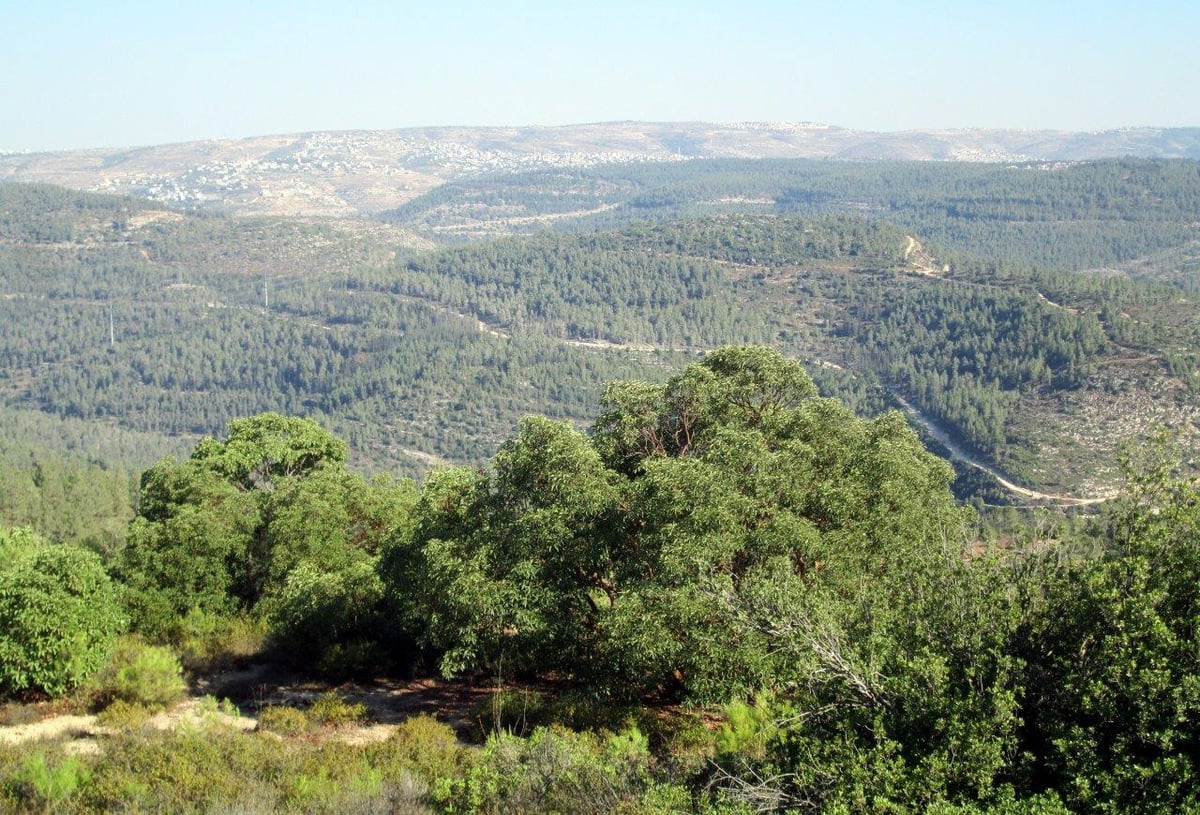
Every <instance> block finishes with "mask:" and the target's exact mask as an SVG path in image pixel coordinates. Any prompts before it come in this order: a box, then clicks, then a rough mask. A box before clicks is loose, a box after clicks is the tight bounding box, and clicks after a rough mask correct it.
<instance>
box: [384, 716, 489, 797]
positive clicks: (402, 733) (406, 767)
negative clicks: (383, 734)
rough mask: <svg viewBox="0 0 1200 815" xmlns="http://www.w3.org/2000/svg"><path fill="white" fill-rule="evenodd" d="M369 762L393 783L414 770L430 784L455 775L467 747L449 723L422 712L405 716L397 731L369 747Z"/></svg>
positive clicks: (462, 761) (463, 759)
mask: <svg viewBox="0 0 1200 815" xmlns="http://www.w3.org/2000/svg"><path fill="white" fill-rule="evenodd" d="M369 755H370V757H371V760H372V763H373V764H375V766H378V767H380V769H382V770H383V772H384V778H385V779H387V780H389V781H392V782H393V783H400V782H403V780H404V777H405V775H406V774H409V773H416V774H417V775H419V776H420V777H421V778H422V779H423V780H424V781H425V782H427V783H428V784H429V785H433V784H435V783H437V782H438V781H439V780H442V779H450V778H453V777H455V776H456V775H457V774H458V773H459V771H460V770H461V769H462V766H463V763H464V761H465V755H466V748H465V747H463V745H461V744H459V742H458V737H457V736H456V735H455V734H454V731H453V730H452V729H451V728H450V727H449V725H445V724H442V723H441V722H439V721H438V720H437V719H435V718H433V717H432V716H429V715H426V714H421V715H420V716H413V717H411V718H408V719H405V720H404V721H403V722H401V723H400V725H399V726H398V727H397V728H396V732H395V733H393V734H392V736H391V737H390V738H389V739H388V740H387V741H385V742H383V743H382V744H378V745H373V746H372V747H371V749H370V751H369Z"/></svg>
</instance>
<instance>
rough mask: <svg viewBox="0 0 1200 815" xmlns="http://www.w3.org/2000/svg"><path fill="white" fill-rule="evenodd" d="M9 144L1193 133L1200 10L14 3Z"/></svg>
mask: <svg viewBox="0 0 1200 815" xmlns="http://www.w3.org/2000/svg"><path fill="white" fill-rule="evenodd" d="M0 27H2V30H3V32H4V36H3V46H2V47H0V149H9V150H21V149H32V150H46V149H61V148H71V147H101V146H105V147H109V146H123V145H139V144H157V143H163V142H173V141H186V140H191V139H201V138H211V137H218V136H229V137H241V136H252V135H265V134H270V133H288V132H296V131H301V130H332V129H353V128H392V127H409V126H419V125H447V124H469V125H487V124H568V123H575V122H596V121H611V120H617V119H641V120H655V121H672V120H712V121H735V120H766V121H817V122H825V123H828V124H836V125H842V126H846V127H854V128H861V129H872V130H904V129H910V128H919V127H1020V128H1042V127H1046V128H1065V129H1071V130H1095V129H1104V128H1111V127H1121V126H1135V125H1155V126H1183V125H1186V126H1200V2H1197V0H1175V2H1161V0H1143V1H1142V2H1140V3H1137V4H1135V3H1134V2H1132V0H1129V1H1128V2H1120V3H1115V2H1107V1H1106V0H1091V2H1054V0H1040V1H1039V2H1027V1H1026V0H1010V1H1009V2H992V1H991V0H959V1H958V2H921V1H920V0H916V1H915V2H907V3H899V2H897V3H886V2H866V1H865V0H830V1H829V2H827V1H826V0H815V1H814V2H806V1H805V0H792V2H774V0H771V1H768V0H760V1H759V2H755V0H743V1H742V2H738V3H734V2H708V1H706V0H693V2H690V3H683V2H656V1H655V0H643V2H626V0H613V2H608V3H604V4H599V3H588V2H582V3H571V2H569V0H564V1H563V2H540V1H539V2H504V0H491V2H474V0H459V1H458V2H448V1H447V0H430V2H424V3H419V4H418V3H408V2H392V3H358V2H352V0H344V2H342V3H333V2H286V3H285V2H273V1H272V2H254V0H243V1H242V2H226V1H225V0H208V2H204V3H193V2H189V1H188V0H181V1H180V2H173V0H157V2H153V3H151V2H142V3H134V2H120V0H112V1H110V2H103V3H102V2H59V1H57V0H0Z"/></svg>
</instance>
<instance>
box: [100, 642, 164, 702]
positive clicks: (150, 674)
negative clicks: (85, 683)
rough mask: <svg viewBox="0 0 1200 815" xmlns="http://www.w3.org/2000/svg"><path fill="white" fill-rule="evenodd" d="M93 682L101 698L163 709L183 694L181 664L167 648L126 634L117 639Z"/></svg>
mask: <svg viewBox="0 0 1200 815" xmlns="http://www.w3.org/2000/svg"><path fill="white" fill-rule="evenodd" d="M96 684H97V689H96V690H97V694H98V696H99V698H100V699H101V700H109V699H111V700H118V701H122V702H126V703H129V704H133V705H141V706H142V707H145V708H149V709H154V710H162V709H163V708H165V707H167V706H168V705H170V704H172V703H173V702H176V701H178V700H179V699H180V698H181V697H182V696H183V691H184V683H183V668H182V667H181V666H180V664H179V660H178V659H176V658H175V655H174V654H173V653H171V651H170V650H168V649H167V648H163V647H161V646H156V645H147V644H146V643H144V642H142V641H141V640H138V639H136V638H133V637H128V638H125V639H122V640H120V641H118V643H117V646H116V647H115V648H114V649H113V653H112V657H111V658H110V659H109V661H108V664H107V665H106V666H105V667H104V669H103V670H102V671H101V672H100V674H99V676H98V677H97V681H96Z"/></svg>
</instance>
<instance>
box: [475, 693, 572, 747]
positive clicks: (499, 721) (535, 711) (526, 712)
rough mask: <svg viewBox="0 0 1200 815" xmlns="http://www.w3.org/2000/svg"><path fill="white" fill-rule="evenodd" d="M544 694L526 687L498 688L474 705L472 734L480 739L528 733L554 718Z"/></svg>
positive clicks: (476, 738)
mask: <svg viewBox="0 0 1200 815" xmlns="http://www.w3.org/2000/svg"><path fill="white" fill-rule="evenodd" d="M553 714H554V711H553V710H552V706H551V705H550V702H549V701H548V699H547V697H546V695H545V694H543V693H541V692H539V691H535V690H529V689H528V688H501V689H500V690H497V691H496V692H495V693H493V694H491V695H490V696H488V698H487V699H485V700H483V701H482V702H480V703H479V704H478V705H476V706H475V709H474V710H473V711H472V713H471V723H472V725H473V727H472V736H473V737H474V738H475V740H476V741H479V742H482V741H484V740H485V739H486V738H487V737H488V736H490V735H493V734H497V733H510V734H512V735H516V736H528V735H529V734H530V733H532V732H533V730H534V728H535V727H539V726H543V725H548V724H550V723H551V722H554V721H556V719H555V717H554V715H553Z"/></svg>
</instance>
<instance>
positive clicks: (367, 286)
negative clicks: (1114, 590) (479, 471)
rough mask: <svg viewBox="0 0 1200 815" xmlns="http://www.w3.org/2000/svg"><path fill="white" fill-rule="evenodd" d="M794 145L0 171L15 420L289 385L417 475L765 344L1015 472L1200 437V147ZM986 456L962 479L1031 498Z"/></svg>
mask: <svg viewBox="0 0 1200 815" xmlns="http://www.w3.org/2000/svg"><path fill="white" fill-rule="evenodd" d="M788 164H789V162H785V161H782V160H776V161H770V162H757V163H756V162H749V161H727V162H724V163H722V162H712V163H711V164H709V163H705V164H701V163H687V164H659V165H644V166H642V167H641V168H632V169H633V170H645V171H646V172H644V173H642V172H638V173H634V172H632V171H631V172H629V173H626V175H625V176H624V177H622V178H614V177H613V176H612V175H611V173H610V170H611V169H612V168H611V166H609V167H608V168H607V169H605V168H598V169H597V171H596V172H594V173H593V172H590V171H588V172H584V171H570V172H568V171H566V170H564V171H561V172H555V173H548V172H546V171H537V172H530V173H521V174H509V175H507V176H504V177H502V178H501V177H499V176H496V177H490V178H480V179H478V180H474V181H473V180H469V179H468V180H463V181H456V182H454V183H450V184H445V185H443V186H442V187H441V188H439V189H438V190H436V191H434V192H433V193H430V194H428V195H427V196H424V199H426V200H424V201H421V200H418V201H414V202H412V204H411V205H409V206H407V207H404V208H402V209H403V212H396V213H394V214H393V218H394V220H395V221H397V225H392V224H388V223H384V222H380V221H367V220H365V219H355V218H344V219H336V220H326V221H319V222H315V223H313V222H309V221H307V220H306V219H296V218H278V217H276V218H250V217H239V218H234V217H230V216H228V215H224V214H218V213H203V212H200V213H196V212H181V211H178V210H172V209H168V208H166V207H163V206H162V205H160V204H154V203H149V202H145V201H137V200H133V199H129V198H116V197H112V196H103V195H95V194H83V193H78V192H72V191H66V190H63V189H61V188H53V187H48V186H39V185H29V184H12V185H5V184H0V407H2V408H3V410H2V411H0V418H3V419H4V421H0V441H9V442H11V443H14V444H19V445H30V444H33V443H35V442H36V444H37V445H38V446H44V447H45V448H47V449H49V450H51V451H54V450H62V449H63V448H64V447H65V448H66V449H68V450H72V449H73V450H78V451H86V452H87V454H88V455H89V456H95V457H96V458H97V459H98V460H105V461H109V460H113V455H114V451H115V452H116V453H117V454H118V455H119V456H120V461H121V462H122V463H123V465H124V466H144V464H145V463H147V462H146V461H145V457H147V456H150V455H158V454H161V453H162V452H170V451H171V450H173V449H177V448H178V447H179V446H180V445H181V444H182V443H185V442H187V441H190V440H194V438H195V437H196V436H197V435H200V434H212V433H217V432H219V431H220V430H221V428H222V426H223V425H224V424H225V423H226V422H228V421H229V420H230V419H233V418H235V417H238V416H244V415H249V414H252V413H256V412H260V411H264V410H276V411H280V412H285V413H291V414H303V415H310V416H314V417H317V418H319V419H321V421H322V422H324V423H326V424H327V425H328V426H329V427H330V428H331V429H333V430H334V432H336V433H337V434H338V435H340V436H342V437H343V438H346V439H347V440H348V441H349V442H350V444H351V448H352V450H353V451H354V453H355V463H356V464H357V465H358V466H361V467H363V468H365V469H371V470H379V469H380V468H384V469H389V470H392V471H395V472H404V473H410V474H411V473H419V472H421V471H424V470H425V469H427V468H428V467H429V466H431V465H436V464H437V463H438V462H447V461H448V462H480V461H483V460H485V459H486V458H487V457H488V456H490V455H491V454H492V453H493V452H494V451H495V448H496V446H497V445H498V444H499V443H500V442H501V441H503V440H504V439H505V438H507V437H509V436H511V433H512V429H513V427H514V426H515V425H516V422H517V421H518V419H519V418H520V417H521V416H522V415H525V414H528V413H537V414H542V415H549V416H552V417H556V418H563V419H568V420H570V421H572V422H575V423H576V424H579V425H584V424H586V423H587V422H589V421H590V420H591V419H592V418H594V416H595V411H596V409H597V406H598V403H599V398H600V394H601V391H602V388H603V383H604V382H606V381H609V380H613V379H626V378H639V379H651V380H654V379H661V378H662V377H663V376H664V375H665V372H667V371H671V370H678V369H679V368H680V367H681V366H682V365H683V364H686V362H687V361H688V360H690V359H693V358H695V356H696V355H697V354H699V353H702V352H704V351H706V350H709V349H712V348H713V347H715V346H718V345H722V344H727V343H747V342H754V343H765V344H770V345H772V346H774V347H776V348H777V349H779V350H780V351H783V352H784V353H786V354H787V355H789V356H792V357H795V358H798V359H801V360H803V361H804V362H805V364H806V365H807V366H808V367H809V369H810V371H811V372H812V374H813V376H814V378H815V379H816V380H817V383H818V385H819V387H820V388H821V390H822V392H823V393H826V394H830V395H834V396H837V397H838V398H840V399H842V400H844V401H845V402H847V403H848V404H850V405H852V406H853V407H854V408H855V409H856V410H857V411H859V412H861V413H863V414H868V415H869V414H874V413H876V412H878V411H879V410H882V409H885V408H887V407H889V406H897V407H902V408H905V409H907V410H910V411H911V412H913V413H915V414H916V415H915V416H914V419H915V420H916V421H917V422H919V423H922V424H925V425H926V426H930V427H932V428H933V429H934V431H936V432H933V433H932V435H933V438H935V439H937V440H939V441H940V442H941V444H942V445H944V446H945V447H947V448H950V449H954V448H957V449H958V450H959V451H960V453H959V457H960V458H962V459H965V460H973V461H975V462H977V463H979V464H982V465H984V466H986V467H990V468H991V469H992V472H993V474H994V475H999V476H1001V477H1005V478H1007V479H1009V480H1011V481H1012V482H1014V483H1015V484H1018V485H1021V486H1022V487H1024V488H1025V491H1024V492H1018V493H1017V496H1018V498H1017V499H1016V500H1022V501H1023V500H1025V499H1026V498H1030V497H1036V494H1034V493H1033V491H1039V490H1040V491H1044V492H1045V493H1046V494H1047V495H1050V496H1054V497H1056V498H1062V497H1063V496H1066V497H1074V498H1076V499H1084V498H1092V497H1100V496H1103V495H1106V494H1108V493H1109V491H1110V490H1111V489H1112V487H1113V486H1114V483H1115V472H1114V466H1113V465H1114V463H1115V461H1116V450H1117V447H1118V446H1119V445H1120V443H1121V441H1122V440H1124V439H1129V438H1137V437H1139V436H1141V435H1142V434H1144V433H1145V432H1146V431H1147V429H1148V428H1150V427H1152V426H1153V425H1156V424H1159V423H1165V424H1168V425H1170V426H1173V427H1175V428H1177V429H1179V430H1180V431H1181V432H1183V433H1185V434H1191V435H1192V438H1193V439H1194V438H1195V437H1196V433H1197V428H1198V427H1200V424H1198V422H1200V327H1198V326H1197V324H1196V320H1195V315H1196V302H1195V298H1196V296H1197V294H1198V293H1200V283H1197V280H1198V277H1197V275H1198V270H1200V265H1198V263H1200V260H1198V259H1200V240H1198V239H1197V238H1198V236H1197V228H1196V227H1195V226H1194V225H1195V224H1196V223H1197V221H1200V218H1198V217H1197V213H1198V212H1200V164H1198V163H1197V162H1195V161H1189V160H1172V161H1161V160H1143V159H1136V160H1135V159H1117V160H1108V161H1097V162H1087V163H1081V164H1072V165H1068V166H1063V167H1054V166H1053V165H1023V166H1016V165H1014V166H1013V167H1011V168H1010V167H1007V166H995V165H986V166H984V165H975V164H961V163H959V164H939V165H929V164H920V163H899V162H890V163H872V164H836V165H835V164H833V163H823V162H811V161H808V162H804V161H792V162H790V164H791V165H792V166H791V167H790V168H789V167H788V166H787V165H788ZM829 168H832V169H833V170H836V172H833V173H830V172H826V171H825V170H827V169H829ZM627 169H628V168H627ZM689 170H695V171H696V172H688V171H689ZM710 170H714V171H715V172H709V171H710ZM701 171H703V172H701ZM550 176H555V177H556V178H551V177H550ZM635 176H636V177H635ZM589 184H590V185H591V187H589V186H588V185H589ZM622 184H628V185H631V187H630V189H625V187H623V186H622ZM605 185H610V186H612V187H613V188H614V193H613V199H612V201H609V202H608V203H604V200H607V199H603V200H601V201H600V204H599V205H598V206H597V205H593V206H592V208H593V209H598V208H600V206H605V207H607V206H609V204H613V206H612V207H611V208H610V209H604V210H603V212H601V213H600V214H599V215H596V216H587V217H585V218H583V219H582V221H581V222H580V223H578V224H576V226H578V227H579V228H578V229H573V230H571V231H570V232H568V233H566V234H564V233H559V232H555V231H552V230H548V229H545V228H543V229H541V231H540V232H538V233H537V234H531V235H509V236H506V237H500V238H492V239H487V240H483V241H475V242H467V243H464V244H462V245H455V246H448V247H441V248H437V249H433V250H431V251H425V252H421V251H419V249H418V247H416V246H414V244H413V231H411V230H419V231H421V232H431V233H432V234H433V235H434V236H435V237H439V238H440V237H443V235H444V233H443V232H438V231H436V230H435V229H433V227H434V224H435V222H445V223H446V225H447V227H450V226H454V225H455V223H457V222H459V221H460V220H461V219H465V218H466V217H467V214H468V213H474V214H473V215H472V217H473V218H474V219H475V220H474V222H473V223H471V222H467V225H468V226H471V228H472V229H473V230H474V229H479V230H480V231H482V228H483V227H485V226H489V227H495V228H496V229H497V230H501V229H503V228H511V227H513V226H514V221H515V222H516V225H518V226H523V225H525V224H526V223H527V221H528V219H531V218H533V219H544V218H549V217H553V216H556V215H563V214H568V215H573V214H577V212H578V209H579V208H580V207H582V206H583V205H584V204H586V203H587V201H588V198H589V196H591V195H592V193H589V192H587V190H588V189H595V188H604V187H605ZM772 185H774V186H772ZM576 189H578V190H579V192H578V193H575V192H572V191H573V190H576ZM618 192H619V193H620V195H617V193H618ZM631 192H632V193H633V194H634V195H633V198H629V199H627V200H626V201H625V203H620V196H628V195H629V194H630V193H631ZM764 196H765V198H764ZM760 198H763V200H765V201H767V203H765V204H764V203H752V202H754V201H758V200H759V199H760ZM614 202H615V203H614ZM713 202H717V203H720V206H721V207H731V208H733V210H734V211H724V210H722V209H721V208H720V207H717V208H716V209H715V210H714V207H713V206H712V204H713ZM721 202H724V203H721ZM743 207H749V209H743ZM756 207H758V208H761V209H763V210H765V211H756V210H755V209H754V208H756ZM639 212H640V213H643V215H644V216H646V217H644V218H643V219H642V220H640V221H639V220H638V219H637V218H636V216H637V214H638V213H639ZM705 212H709V213H711V214H704V213H705ZM610 217H611V218H612V219H613V221H612V223H608V222H607V220H606V219H608V218H610ZM567 220H570V219H568V218H563V219H560V221H561V222H565V221H567ZM585 222H586V223H585ZM589 224H590V225H591V226H592V227H594V228H585V227H587V226H588V225H589ZM131 440H133V441H131ZM134 447H136V448H138V450H137V451H136V452H138V453H140V455H134V452H135V451H134V450H133V449H132V448H134ZM970 472H971V474H972V476H973V478H974V479H975V480H974V481H971V480H969V479H964V481H963V482H962V484H963V489H962V492H963V494H975V495H977V496H981V497H983V498H984V499H985V500H1000V499H1006V500H1013V497H1012V494H1011V493H1013V492H1014V491H1013V490H1011V489H1009V490H1008V491H1007V494H1006V493H1005V492H1003V491H999V490H997V489H996V488H995V486H994V485H993V484H990V483H988V482H987V479H986V478H983V477H982V476H981V474H980V472H981V471H980V470H979V469H978V468H974V469H972V470H970ZM997 483H999V482H997ZM1022 496H1023V497H1022Z"/></svg>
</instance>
